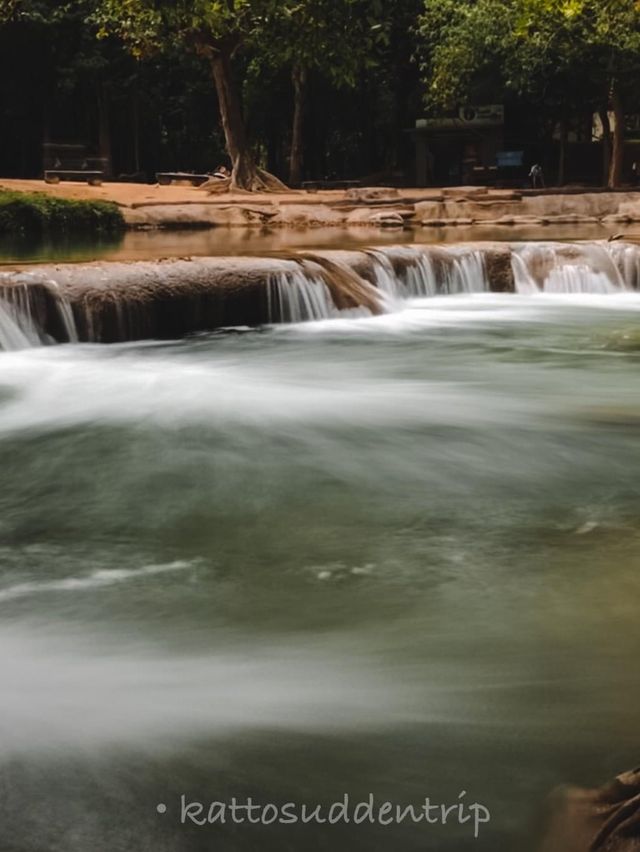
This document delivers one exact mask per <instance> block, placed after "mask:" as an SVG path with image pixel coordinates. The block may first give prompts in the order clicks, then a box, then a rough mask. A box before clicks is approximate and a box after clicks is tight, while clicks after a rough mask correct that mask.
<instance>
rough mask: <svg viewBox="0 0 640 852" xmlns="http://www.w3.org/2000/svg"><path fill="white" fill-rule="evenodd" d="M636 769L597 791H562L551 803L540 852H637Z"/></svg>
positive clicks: (639, 798) (639, 779) (639, 773)
mask: <svg viewBox="0 0 640 852" xmlns="http://www.w3.org/2000/svg"><path fill="white" fill-rule="evenodd" d="M639 848H640V769H634V770H632V771H631V772H625V773H623V774H622V775H619V776H618V777H617V778H616V779H615V780H614V781H612V782H611V783H610V784H608V785H607V786H605V787H601V788H600V789H597V790H584V789H579V788H572V787H570V788H566V789H563V790H560V791H558V792H557V793H556V794H555V795H554V797H553V800H552V802H551V816H550V819H549V830H548V833H547V836H546V837H545V839H544V841H543V844H542V847H541V850H540V852H638V849H639Z"/></svg>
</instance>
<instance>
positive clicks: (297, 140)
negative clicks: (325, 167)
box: [289, 65, 307, 186]
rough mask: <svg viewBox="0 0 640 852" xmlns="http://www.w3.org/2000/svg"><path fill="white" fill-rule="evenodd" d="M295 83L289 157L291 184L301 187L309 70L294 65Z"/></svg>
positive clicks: (292, 75)
mask: <svg viewBox="0 0 640 852" xmlns="http://www.w3.org/2000/svg"><path fill="white" fill-rule="evenodd" d="M291 80H292V83H293V126H292V130H291V154H290V157H289V183H290V184H291V186H299V185H300V183H301V182H302V169H303V156H304V146H303V140H302V131H303V126H304V102H305V92H306V88H307V70H306V68H301V67H300V66H297V65H294V67H293V70H292V72H291Z"/></svg>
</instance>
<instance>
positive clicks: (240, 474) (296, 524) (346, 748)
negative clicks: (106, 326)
mask: <svg viewBox="0 0 640 852" xmlns="http://www.w3.org/2000/svg"><path fill="white" fill-rule="evenodd" d="M639 318H640V297H639V296H638V295H636V294H627V293H621V294H618V295H610V296H588V295H582V296H578V295H573V296H568V295H564V296H563V295H554V296H551V295H550V296H544V295H536V296H530V297H529V296H506V295H505V296H499V295H491V294H476V295H462V296H449V297H436V298H430V299H418V300H414V301H411V302H407V303H405V305H404V306H403V307H402V308H400V309H399V310H397V311H396V312H395V313H392V314H387V315H385V316H381V317H375V318H359V319H336V320H326V321H322V322H312V323H305V324H300V325H293V326H288V327H271V328H265V329H261V330H255V331H243V330H231V331H226V332H219V333H215V334H209V335H203V336H197V337H192V338H190V339H186V340H182V341H176V342H169V343H162V344H160V343H154V342H147V343H143V344H129V345H118V346H102V347H101V346H88V345H86V346H85V345H83V346H79V345H65V346H57V347H42V348H38V349H32V350H25V351H19V352H3V353H0V469H1V470H2V489H1V490H0V555H1V557H2V558H1V562H0V564H1V569H0V618H1V620H0V678H1V682H2V691H1V692H0V773H1V782H2V789H3V796H2V800H1V802H0V817H1V821H2V844H3V849H4V848H8V849H15V850H18V849H19V850H21V852H43V850H64V851H65V852H87V850H89V849H91V850H94V851H95V852H117V850H127V852H130V850H134V849H135V850H136V852H147V850H149V852H151V850H154V852H158V851H159V850H161V852H192V851H193V852H200V850H210V849H225V850H232V852H235V850H238V852H245V850H246V852H249V850H255V849H260V850H274V852H275V850H285V849H290V850H296V852H297V850H302V849H309V850H335V849H338V850H345V852H346V850H349V852H359V850H362V852H365V850H366V852H372V850H381V851H382V850H385V852H386V850H389V849H402V850H406V852H413V850H416V852H417V850H425V849H433V850H438V852H441V850H444V852H454V850H455V852H461V851H462V850H467V849H468V850H471V849H474V850H482V851H483V852H484V851H485V850H486V852H495V850H497V849H500V850H514V852H515V850H518V852H520V851H521V850H529V849H531V850H533V849H535V848H536V845H537V841H538V839H539V835H540V832H541V831H542V827H543V825H544V812H545V801H546V797H547V795H548V794H549V793H550V792H551V791H552V790H553V789H554V788H555V787H556V786H557V785H558V784H561V783H565V782H575V783H579V784H596V783H601V782H602V781H604V780H605V779H606V778H607V777H608V776H610V775H612V774H614V773H616V772H618V771H621V770H622V769H625V768H627V767H628V766H629V767H630V766H631V765H632V764H633V763H634V761H636V753H635V752H636V747H637V707H638V703H639V702H640V679H639V677H638V673H637V671H638V668H637V649H638V644H639V641H640V621H639V620H638V616H637V601H638V594H639V593H640V575H639V574H638V565H639V564H640V519H639V516H638V497H639V485H638V476H637V471H638V464H639V462H640V449H639V448H640V440H639V439H640V405H639V404H638V395H637V383H638V369H639V367H640V363H639V360H640V354H639V352H638V349H637V348H636V347H634V345H633V340H634V336H633V335H634V334H637V329H638V320H639ZM635 339H637V338H635ZM463 791H466V799H465V800H466V801H468V802H469V803H473V802H478V803H482V804H483V805H484V806H485V807H486V808H487V809H488V810H489V812H490V815H491V819H490V822H489V823H487V824H486V825H482V826H481V827H480V834H479V837H478V839H474V838H473V832H472V830H471V828H470V825H469V824H462V825H461V824H459V823H457V822H454V823H451V824H447V825H446V826H442V825H439V824H438V825H425V824H424V823H421V824H415V825H414V824H411V823H410V822H409V821H404V822H401V823H397V824H393V825H389V826H380V825H378V824H373V825H372V824H370V823H369V822H368V821H365V822H364V823H363V824H361V825H354V824H349V825H342V824H339V825H327V824H315V823H314V824H309V825H300V824H296V825H289V826H285V825H280V824H274V825H269V826H264V825H248V824H246V823H245V824H231V823H230V822H227V823H225V824H222V823H221V822H219V821H218V822H216V823H214V824H207V825H204V826H196V825H193V824H186V825H182V824H181V820H180V804H181V796H182V795H184V796H186V798H187V800H188V801H197V802H202V803H209V802H214V801H225V802H230V800H231V798H232V797H234V796H235V797H236V798H237V799H238V800H242V801H244V800H246V798H247V797H248V796H252V797H253V799H254V801H255V802H260V803H262V804H265V803H275V804H277V805H282V804H283V803H286V802H292V803H295V804H296V805H301V804H303V803H304V804H307V805H308V806H309V807H311V808H312V807H314V806H315V805H316V804H322V805H323V806H325V807H328V806H329V805H330V804H331V803H332V802H335V801H341V800H342V799H343V796H344V794H348V795H349V796H350V799H351V801H352V802H358V801H366V800H367V797H368V796H369V794H372V795H373V796H374V797H375V801H376V802H379V803H380V802H384V801H386V800H389V801H391V802H393V803H397V804H400V805H408V804H412V803H414V804H416V806H419V805H420V803H421V802H424V799H425V797H430V799H431V800H432V802H435V803H447V804H455V803H456V802H458V801H460V798H459V797H460V795H461V793H462V792H463ZM158 804H163V805H165V806H166V809H165V810H164V811H163V809H162V808H161V809H160V810H161V811H162V812H161V813H159V812H158V810H157V805H158Z"/></svg>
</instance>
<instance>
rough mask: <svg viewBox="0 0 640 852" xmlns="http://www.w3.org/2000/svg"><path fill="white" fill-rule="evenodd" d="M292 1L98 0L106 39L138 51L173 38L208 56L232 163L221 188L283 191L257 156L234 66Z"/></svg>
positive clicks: (97, 16)
mask: <svg viewBox="0 0 640 852" xmlns="http://www.w3.org/2000/svg"><path fill="white" fill-rule="evenodd" d="M291 5H292V2H291V0H178V2H173V3H171V2H160V0H97V9H96V12H95V14H94V15H93V18H92V20H93V22H94V23H96V24H97V25H98V27H99V30H98V34H99V36H100V37H102V38H106V37H108V36H109V35H111V34H115V35H118V36H119V37H121V38H123V39H124V40H125V42H126V43H127V44H128V45H129V47H130V49H131V50H132V52H133V53H134V54H136V55H139V56H142V55H145V54H148V53H149V52H152V51H154V50H159V49H161V48H162V46H163V43H166V42H169V41H172V42H177V43H179V44H181V45H182V46H183V47H186V48H188V49H190V50H193V51H195V52H196V53H197V54H198V55H199V56H201V57H203V58H205V59H206V61H207V62H208V63H209V66H210V69H211V73H212V76H213V80H214V83H215V88H216V93H217V96H218V106H219V110H220V119H221V123H222V128H223V131H224V136H225V141H226V146H227V152H228V154H229V157H230V158H231V163H232V176H231V179H230V181H228V182H225V181H220V182H219V184H218V185H217V187H218V188H219V189H220V190H222V189H227V188H232V189H241V190H249V191H251V190H282V189H285V188H286V187H285V186H284V184H282V183H281V182H280V181H279V180H278V179H277V178H276V177H274V176H273V175H271V174H269V173H268V172H265V171H264V170H263V169H261V168H260V167H259V166H258V164H257V162H256V159H255V157H254V154H253V151H252V149H251V146H250V144H249V140H248V138H247V133H246V127H245V121H244V116H243V110H242V101H241V97H240V94H239V91H238V86H237V82H236V80H235V78H234V73H233V72H234V69H233V65H234V59H235V57H236V56H237V54H238V53H239V52H240V51H241V50H243V49H245V50H246V49H250V48H251V47H253V46H255V45H256V43H257V42H259V41H261V40H263V39H268V38H269V36H270V33H271V32H273V31H274V28H276V26H277V21H278V19H279V18H280V17H281V16H282V15H285V14H287V13H288V12H289V9H290V6H291Z"/></svg>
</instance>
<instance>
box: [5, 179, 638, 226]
mask: <svg viewBox="0 0 640 852" xmlns="http://www.w3.org/2000/svg"><path fill="white" fill-rule="evenodd" d="M35 189H37V190H38V195H39V197H46V198H49V199H65V200H67V201H70V202H78V201H81V202H92V203H94V204H95V203H101V202H107V203H109V204H111V205H112V206H115V207H116V208H117V209H118V211H119V216H120V217H121V219H122V222H123V223H124V227H126V228H128V229H131V230H145V229H165V230H180V229H197V228H202V229H209V228H231V227H243V228H246V227H256V228H279V227H282V228H295V229H299V230H306V229H313V228H317V227H322V228H326V227H336V228H340V227H350V226H360V227H361V226H369V227H371V229H372V230H373V231H375V230H376V229H381V228H384V229H387V228H390V229H394V228H395V229H398V230H402V229H403V228H407V227H411V228H435V227H437V228H441V227H448V226H458V227H460V228H461V230H462V229H464V228H465V227H471V226H473V227H478V226H481V227H482V226H487V227H488V228H489V227H504V226H507V227H509V226H514V227H518V226H522V225H540V226H546V225H548V226H553V225H564V224H585V225H588V224H603V225H611V226H612V227H614V226H617V225H625V224H631V223H636V222H640V189H630V188H629V189H624V190H612V191H604V190H592V191H583V190H576V189H571V188H566V189H562V190H554V191H550V190H546V191H539V190H537V191H532V190H497V189H489V188H486V187H445V188H428V189H395V188H390V187H364V188H358V189H351V190H346V191H339V190H324V191H323V190H320V191H317V192H304V191H294V190H292V191H288V192H286V193H278V194H271V193H255V194H224V195H213V196H212V195H209V194H207V192H206V190H204V191H203V190H201V189H199V188H196V187H191V186H160V185H155V186H153V185H147V184H124V183H108V184H104V185H102V186H100V187H92V186H89V185H87V184H78V183H68V184H58V185H43V184H42V182H40V181H35V180H32V181H26V180H24V181H22V180H0V194H2V192H3V191H9V192H13V193H33V191H34V190H35ZM54 203H56V202H54ZM73 227H74V226H73V225H72V224H70V229H72V228H73Z"/></svg>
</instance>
